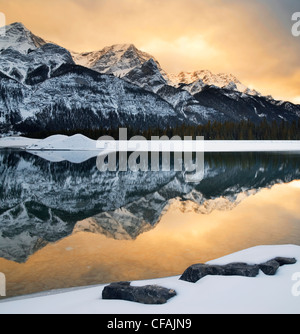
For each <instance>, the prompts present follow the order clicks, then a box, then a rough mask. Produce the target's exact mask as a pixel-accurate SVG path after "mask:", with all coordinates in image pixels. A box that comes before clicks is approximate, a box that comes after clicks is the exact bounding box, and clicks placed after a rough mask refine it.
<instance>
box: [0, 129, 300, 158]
mask: <svg viewBox="0 0 300 334" xmlns="http://www.w3.org/2000/svg"><path fill="white" fill-rule="evenodd" d="M97 143H98V142H97V140H92V139H90V138H87V137H85V136H83V135H80V134H76V135H73V136H70V137H68V136H65V135H54V136H50V137H48V138H46V139H31V138H26V137H4V138H0V148H16V149H17V148H19V149H25V150H28V151H94V152H97V151H98V152H99V151H102V149H101V148H99V145H97ZM98 144H99V143H98ZM204 151H205V152H268V151H273V152H287V151H289V152H300V141H299V140H204ZM95 155H97V154H96V153H95Z"/></svg>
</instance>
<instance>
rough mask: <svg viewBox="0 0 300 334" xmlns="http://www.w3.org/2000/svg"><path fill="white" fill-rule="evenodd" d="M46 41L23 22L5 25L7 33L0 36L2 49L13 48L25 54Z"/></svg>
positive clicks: (0, 48)
mask: <svg viewBox="0 0 300 334" xmlns="http://www.w3.org/2000/svg"><path fill="white" fill-rule="evenodd" d="M44 44H46V42H45V41H44V40H43V39H42V38H40V37H38V36H35V35H34V34H33V33H32V32H31V31H30V30H28V29H27V28H26V27H25V26H24V25H23V24H22V23H20V22H16V23H12V24H10V25H7V26H6V27H5V35H4V36H0V51H2V50H5V49H8V48H10V49H13V50H16V51H19V52H20V53H23V54H28V53H29V52H30V51H32V50H35V49H37V48H39V47H40V46H42V45H44Z"/></svg>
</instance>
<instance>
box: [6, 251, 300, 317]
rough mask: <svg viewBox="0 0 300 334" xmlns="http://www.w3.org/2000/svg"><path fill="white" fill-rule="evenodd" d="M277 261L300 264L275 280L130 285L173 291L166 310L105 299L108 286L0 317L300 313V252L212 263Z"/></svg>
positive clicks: (12, 303) (60, 294)
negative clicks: (279, 258)
mask: <svg viewBox="0 0 300 334" xmlns="http://www.w3.org/2000/svg"><path fill="white" fill-rule="evenodd" d="M277 256H284V257H295V258H296V259H297V263H296V264H293V265H284V266H282V267H280V268H279V269H278V271H277V273H276V275H275V276H266V275H265V274H263V273H262V272H261V271H260V273H259V275H258V276H257V277H254V278H249V277H240V276H206V277H204V278H202V279H201V280H199V281H198V282H197V283H188V282H184V281H181V280H179V276H176V277H167V278H161V279H154V280H145V281H136V282H132V285H135V286H142V285H145V284H158V285H161V286H164V287H167V288H170V289H175V290H176V292H177V296H175V297H173V298H172V299H170V300H169V301H168V302H167V303H166V304H164V305H144V304H138V303H133V302H127V301H119V300H103V299H102V298H101V294H102V290H103V288H104V285H99V286H93V287H84V288H78V289H69V290H62V291H52V292H51V291H50V292H47V293H41V294H37V295H32V296H26V297H16V298H11V299H7V300H4V301H2V302H1V303H0V313H2V314H12V313H13V314H16V313H22V314H24V313H27V314H37V313H39V314H45V313H46V314H51V313H55V314H56V313H60V314H74V313H75V314H76V313H77V314H83V313H87V314H92V313H93V314H210V313H213V314H215V313H227V314H238V313H242V314H245V313H247V314H248V313H255V314H257V313H261V314H275V313H280V314H282V313H295V314H298V313H300V246H296V245H279V246H257V247H252V248H249V249H245V250H243V251H240V252H237V253H233V254H230V255H227V256H224V257H222V258H219V259H216V260H213V261H209V262H208V263H211V264H213V263H214V264H226V263H230V262H247V263H249V264H250V263H252V264H254V263H262V262H265V261H267V260H270V259H272V258H274V257H277ZM297 273H298V274H297Z"/></svg>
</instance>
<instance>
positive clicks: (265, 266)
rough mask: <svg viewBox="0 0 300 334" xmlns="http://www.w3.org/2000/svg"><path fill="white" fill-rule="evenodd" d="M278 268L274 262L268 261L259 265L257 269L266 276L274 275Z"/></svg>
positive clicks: (277, 264)
mask: <svg viewBox="0 0 300 334" xmlns="http://www.w3.org/2000/svg"><path fill="white" fill-rule="evenodd" d="M279 267H280V265H279V263H278V262H277V261H275V260H270V261H267V262H265V263H261V264H260V265H259V269H260V270H261V271H262V272H263V273H264V274H266V275H275V274H276V271H277V269H278V268H279Z"/></svg>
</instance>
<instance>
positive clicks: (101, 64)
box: [72, 44, 162, 77]
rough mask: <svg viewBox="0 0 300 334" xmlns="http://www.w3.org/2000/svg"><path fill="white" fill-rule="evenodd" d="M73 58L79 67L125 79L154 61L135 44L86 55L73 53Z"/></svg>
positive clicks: (113, 47) (111, 47) (112, 47)
mask: <svg viewBox="0 0 300 334" xmlns="http://www.w3.org/2000/svg"><path fill="white" fill-rule="evenodd" d="M72 56H73V59H74V62H75V63H76V64H78V65H82V66H85V67H88V68H91V69H92V70H94V71H97V72H100V73H106V74H114V75H115V76H118V77H124V76H125V75H126V74H127V73H128V72H130V71H131V70H132V69H134V68H135V67H137V66H141V65H142V64H144V63H145V62H147V61H148V60H149V59H151V58H152V59H154V57H153V56H151V55H150V54H148V53H146V52H143V51H141V50H139V49H138V48H136V47H135V46H134V45H133V44H114V45H111V46H106V47H104V48H103V49H102V50H99V51H92V52H85V53H75V52H73V53H72ZM154 61H155V63H156V64H157V66H158V67H159V69H160V70H161V71H162V69H161V67H160V65H159V63H158V61H157V60H155V59H154Z"/></svg>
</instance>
